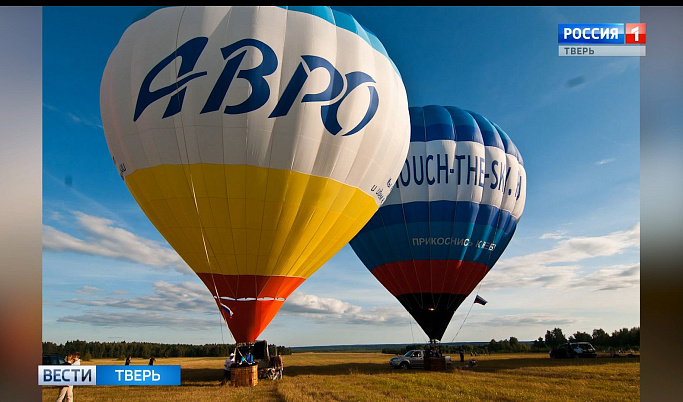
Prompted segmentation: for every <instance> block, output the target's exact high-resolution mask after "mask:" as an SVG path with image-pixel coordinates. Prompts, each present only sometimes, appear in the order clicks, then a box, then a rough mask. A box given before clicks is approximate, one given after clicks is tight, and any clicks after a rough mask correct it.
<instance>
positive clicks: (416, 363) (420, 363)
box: [389, 350, 451, 369]
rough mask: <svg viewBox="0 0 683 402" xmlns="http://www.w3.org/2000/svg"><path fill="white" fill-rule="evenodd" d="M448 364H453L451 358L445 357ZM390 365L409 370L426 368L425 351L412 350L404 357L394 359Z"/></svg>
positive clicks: (390, 361)
mask: <svg viewBox="0 0 683 402" xmlns="http://www.w3.org/2000/svg"><path fill="white" fill-rule="evenodd" d="M444 358H445V359H446V364H447V365H450V364H451V357H450V356H444ZM389 365H390V366H391V367H393V368H401V369H409V368H423V367H424V350H411V351H408V352H407V353H406V354H404V355H403V356H397V357H392V358H391V359H390V360H389Z"/></svg>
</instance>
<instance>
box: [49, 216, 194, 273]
mask: <svg viewBox="0 0 683 402" xmlns="http://www.w3.org/2000/svg"><path fill="white" fill-rule="evenodd" d="M74 216H75V222H76V224H77V225H78V227H79V229H81V230H82V231H83V232H84V236H83V238H77V237H75V236H72V235H70V234H68V233H65V232H62V231H60V230H58V229H56V228H54V227H52V226H49V225H44V226H43V249H44V250H50V251H55V252H75V253H81V254H89V255H95V256H101V257H108V258H116V259H121V260H126V261H132V262H136V263H140V264H145V265H149V266H152V267H171V268H173V269H175V270H177V271H179V272H183V273H191V272H192V271H191V270H190V269H189V267H188V266H187V264H185V262H184V261H183V260H182V258H180V256H179V255H178V253H176V252H175V250H173V249H171V248H169V247H166V246H165V245H164V244H161V243H159V242H156V241H153V240H149V239H145V238H142V237H140V236H138V235H136V234H134V233H132V232H130V231H128V230H125V229H123V228H120V227H117V226H115V225H114V222H113V221H112V220H110V219H106V218H101V217H97V216H92V215H88V214H84V213H82V212H74Z"/></svg>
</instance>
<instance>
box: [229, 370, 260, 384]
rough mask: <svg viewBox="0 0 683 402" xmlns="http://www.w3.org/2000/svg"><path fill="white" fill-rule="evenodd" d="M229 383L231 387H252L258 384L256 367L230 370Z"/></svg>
mask: <svg viewBox="0 0 683 402" xmlns="http://www.w3.org/2000/svg"><path fill="white" fill-rule="evenodd" d="M230 381H231V382H232V386H233V387H253V386H255V385H256V384H258V366H257V365H253V366H244V367H231V368H230Z"/></svg>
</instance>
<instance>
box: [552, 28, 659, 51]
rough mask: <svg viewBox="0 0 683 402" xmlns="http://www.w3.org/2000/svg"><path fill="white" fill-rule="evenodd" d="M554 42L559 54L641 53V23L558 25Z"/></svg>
mask: <svg viewBox="0 0 683 402" xmlns="http://www.w3.org/2000/svg"><path fill="white" fill-rule="evenodd" d="M557 42H558V44H559V45H560V49H559V50H560V54H559V55H560V56H645V46H644V45H645V43H646V32H645V24H641V23H630V24H623V23H604V24H558V29H557ZM641 45H642V46H641Z"/></svg>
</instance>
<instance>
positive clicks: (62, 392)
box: [57, 352, 81, 402]
mask: <svg viewBox="0 0 683 402" xmlns="http://www.w3.org/2000/svg"><path fill="white" fill-rule="evenodd" d="M64 361H66V364H70V365H72V366H80V365H81V354H80V353H78V352H76V353H74V354H73V355H68V356H66V357H64ZM64 400H66V401H69V402H70V401H73V400H74V386H73V385H65V386H63V387H60V388H59V395H58V396H57V402H62V401H64Z"/></svg>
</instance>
